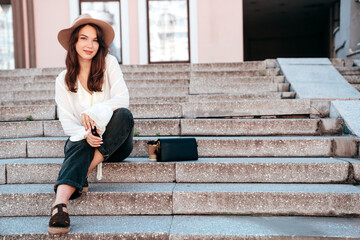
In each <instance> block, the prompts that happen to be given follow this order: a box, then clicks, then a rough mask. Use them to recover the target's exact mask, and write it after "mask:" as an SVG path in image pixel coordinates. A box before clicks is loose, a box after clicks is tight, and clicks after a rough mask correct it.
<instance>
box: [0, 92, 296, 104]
mask: <svg viewBox="0 0 360 240" xmlns="http://www.w3.org/2000/svg"><path fill="white" fill-rule="evenodd" d="M295 95H296V93H295V92H263V93H240V94H210V95H209V94H204V95H187V96H184V95H183V96H178V95H173V96H164V97H156V96H150V97H143V96H140V97H133V96H131V97H130V103H131V104H139V103H182V102H224V101H242V100H265V99H269V100H274V99H278V100H280V99H293V98H295ZM54 104H55V100H54V99H53V98H51V99H43V100H15V101H9V100H4V101H0V106H19V105H54Z"/></svg>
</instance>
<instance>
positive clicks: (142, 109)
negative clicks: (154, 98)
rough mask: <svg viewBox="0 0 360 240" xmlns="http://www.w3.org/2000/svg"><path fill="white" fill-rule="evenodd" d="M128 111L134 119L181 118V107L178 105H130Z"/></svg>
mask: <svg viewBox="0 0 360 240" xmlns="http://www.w3.org/2000/svg"><path fill="white" fill-rule="evenodd" d="M130 111H131V112H132V114H133V116H134V118H179V117H182V106H181V105H180V104H150V103H149V104H132V105H130Z"/></svg>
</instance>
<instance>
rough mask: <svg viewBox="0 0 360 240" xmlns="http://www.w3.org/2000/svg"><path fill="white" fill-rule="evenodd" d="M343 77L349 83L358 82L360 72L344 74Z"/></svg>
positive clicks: (359, 80) (359, 81)
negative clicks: (357, 73)
mask: <svg viewBox="0 0 360 240" xmlns="http://www.w3.org/2000/svg"><path fill="white" fill-rule="evenodd" d="M344 78H345V79H346V80H347V81H348V82H349V83H351V84H360V74H359V75H346V76H344Z"/></svg>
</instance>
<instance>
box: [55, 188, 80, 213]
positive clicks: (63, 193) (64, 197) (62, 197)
mask: <svg viewBox="0 0 360 240" xmlns="http://www.w3.org/2000/svg"><path fill="white" fill-rule="evenodd" d="M75 190H76V188H75V187H73V186H70V185H67V184H62V185H59V186H58V187H57V191H56V199H55V202H54V204H53V207H54V206H55V205H58V204H59V203H64V204H66V205H67V204H68V201H69V199H70V197H71V195H73V193H74V192H75Z"/></svg>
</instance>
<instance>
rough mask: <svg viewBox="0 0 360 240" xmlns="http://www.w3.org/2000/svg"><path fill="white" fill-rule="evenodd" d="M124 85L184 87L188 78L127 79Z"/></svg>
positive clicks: (187, 82)
mask: <svg viewBox="0 0 360 240" xmlns="http://www.w3.org/2000/svg"><path fill="white" fill-rule="evenodd" d="M126 85H127V86H128V87H129V88H132V87H184V86H188V85H189V79H151V80H136V79H135V80H131V79H130V80H127V81H126Z"/></svg>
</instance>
